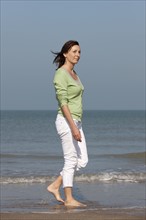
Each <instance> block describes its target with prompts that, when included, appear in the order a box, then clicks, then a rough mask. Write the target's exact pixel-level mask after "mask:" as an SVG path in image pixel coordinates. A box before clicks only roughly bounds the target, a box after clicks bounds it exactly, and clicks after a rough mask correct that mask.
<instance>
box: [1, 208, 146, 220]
mask: <svg viewBox="0 0 146 220" xmlns="http://www.w3.org/2000/svg"><path fill="white" fill-rule="evenodd" d="M145 214H146V210H128V209H126V210H123V209H122V210H121V209H118V210H94V211H92V210H89V211H81V212H65V213H1V215H0V217H1V218H0V219H1V220H145V217H146V215H145Z"/></svg>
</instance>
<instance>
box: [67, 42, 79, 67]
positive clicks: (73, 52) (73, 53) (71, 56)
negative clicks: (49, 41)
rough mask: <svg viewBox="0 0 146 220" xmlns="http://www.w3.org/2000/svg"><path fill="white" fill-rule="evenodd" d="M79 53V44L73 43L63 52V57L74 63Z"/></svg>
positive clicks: (77, 59)
mask: <svg viewBox="0 0 146 220" xmlns="http://www.w3.org/2000/svg"><path fill="white" fill-rule="evenodd" d="M80 54H81V50H80V46H79V45H74V46H72V47H71V49H70V50H69V51H68V52H67V53H65V54H64V57H65V59H66V61H67V62H69V63H71V64H73V65H74V64H76V63H77V62H78V61H79V59H80Z"/></svg>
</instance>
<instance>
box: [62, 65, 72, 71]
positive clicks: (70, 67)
mask: <svg viewBox="0 0 146 220" xmlns="http://www.w3.org/2000/svg"><path fill="white" fill-rule="evenodd" d="M63 67H64V68H65V69H66V70H67V71H68V72H73V71H74V70H73V69H74V65H69V64H64V65H63Z"/></svg>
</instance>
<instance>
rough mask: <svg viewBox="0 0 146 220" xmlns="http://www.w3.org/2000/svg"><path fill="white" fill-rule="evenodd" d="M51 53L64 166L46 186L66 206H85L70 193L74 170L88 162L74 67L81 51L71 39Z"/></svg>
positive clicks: (80, 99) (80, 86)
mask: <svg viewBox="0 0 146 220" xmlns="http://www.w3.org/2000/svg"><path fill="white" fill-rule="evenodd" d="M53 53H54V52H53ZM54 54H55V59H54V61H53V63H56V64H57V70H56V72H55V76H54V81H53V82H54V87H55V91H56V98H57V101H58V114H57V118H56V122H55V124H56V129H57V133H58V134H59V136H60V140H61V144H62V149H63V155H64V167H63V169H62V171H61V172H60V175H59V176H58V177H57V179H56V180H55V181H54V182H53V183H52V184H51V185H49V186H48V188H47V189H48V191H49V192H50V193H52V194H53V195H54V196H55V198H56V199H57V201H60V202H63V203H64V205H65V206H75V207H77V206H86V205H85V204H83V203H81V202H79V201H77V200H76V199H75V198H74V197H73V195H72V188H73V179H74V174H75V172H76V171H78V170H80V169H81V168H83V167H85V166H86V165H87V163H88V154H87V147H86V141H85V137H84V133H83V130H82V121H81V120H82V94H83V90H84V87H83V85H82V83H81V81H80V79H79V76H78V75H77V73H76V72H75V70H74V67H75V64H77V63H78V61H79V59H80V55H81V49H80V45H79V43H78V42H77V41H74V40H70V41H67V42H66V43H65V44H64V45H63V47H62V49H61V51H60V52H58V53H54ZM61 185H63V188H64V194H65V200H63V199H62V198H61V196H60V187H61Z"/></svg>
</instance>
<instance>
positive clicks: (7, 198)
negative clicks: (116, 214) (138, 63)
mask: <svg viewBox="0 0 146 220" xmlns="http://www.w3.org/2000/svg"><path fill="white" fill-rule="evenodd" d="M56 115H57V111H50V110H48V111H47V110H35V111H33V110H31V111H30V110H27V111H25V110H24V111H23V110H20V111H19V110H17V111H12V110H11V111H1V150H0V153H1V158H0V159H1V178H0V186H1V212H21V213H22V212H47V213H55V212H63V211H65V210H64V208H63V206H62V205H61V204H59V203H58V202H57V201H56V200H55V198H54V197H53V195H51V194H50V193H49V192H48V191H47V186H48V184H50V183H51V182H52V181H53V180H54V179H55V178H56V177H57V176H58V174H59V173H60V171H61V170H62V167H63V164H64V161H63V153H62V147H61V142H60V139H59V136H58V134H57V131H56V128H55V119H56ZM145 116H146V114H145V111H144V110H121V111H120V110H103V111H102V110H85V111H84V113H83V119H82V126H83V130H84V133H85V137H86V142H87V148H88V155H89V162H88V165H87V166H86V168H84V169H82V170H81V171H79V172H77V173H76V174H75V178H74V187H73V195H74V197H75V198H76V199H77V200H79V201H81V202H84V203H86V204H87V207H86V209H90V210H95V209H117V208H120V209H124V210H126V209H138V210H142V211H144V209H145V207H146V185H145V184H146V145H145V144H146V124H145ZM61 195H62V197H63V198H64V192H63V189H62V188H61ZM78 210H79V209H76V211H78ZM80 211H81V209H80Z"/></svg>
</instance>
